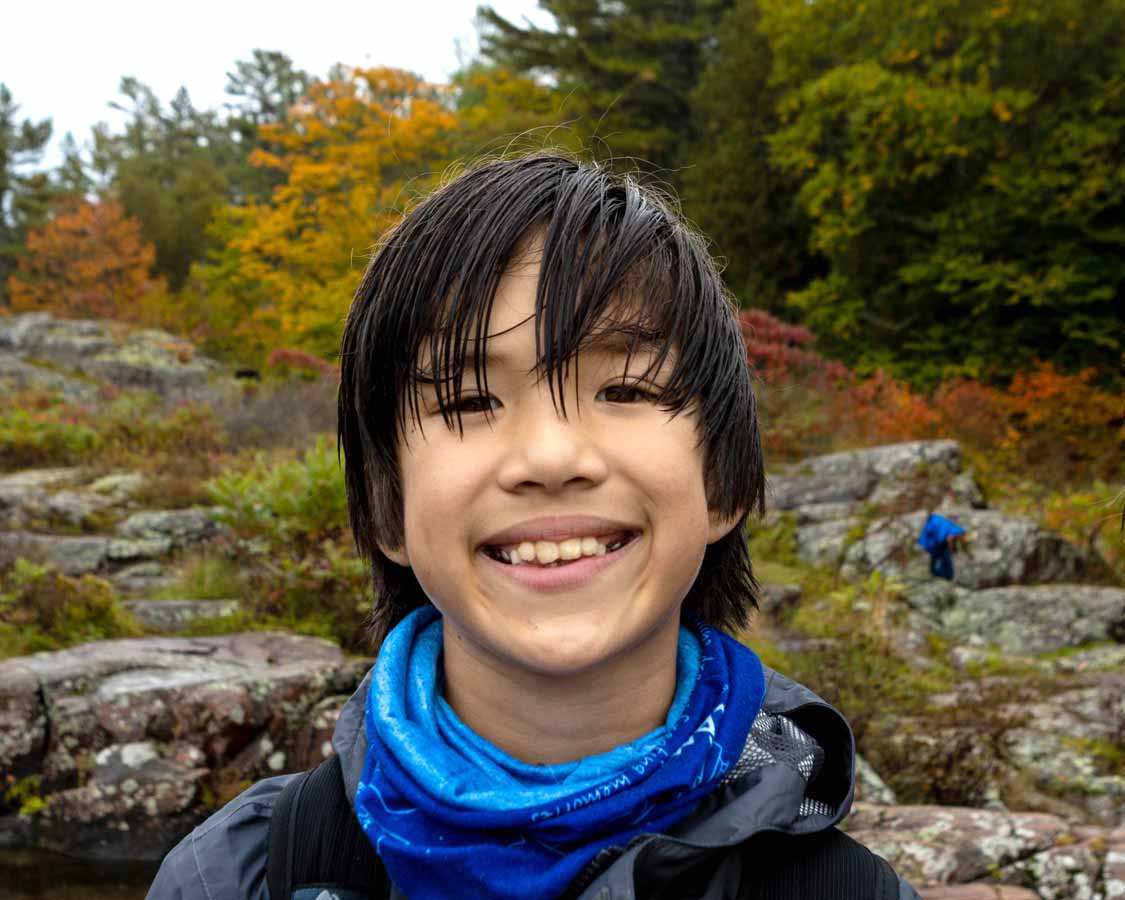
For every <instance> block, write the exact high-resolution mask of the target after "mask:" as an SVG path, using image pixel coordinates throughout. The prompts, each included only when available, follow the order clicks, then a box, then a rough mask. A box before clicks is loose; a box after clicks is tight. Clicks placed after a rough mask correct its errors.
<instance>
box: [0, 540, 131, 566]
mask: <svg viewBox="0 0 1125 900" xmlns="http://www.w3.org/2000/svg"><path fill="white" fill-rule="evenodd" d="M108 545H109V539H108V538H104V537H59V536H56V535H49V534H34V533H32V532H27V531H5V532H0V566H3V565H10V564H11V563H13V562H15V561H16V560H17V559H30V560H34V561H36V562H44V563H48V564H50V565H53V566H54V567H55V568H57V569H58V570H59V571H60V572H62V573H63V574H64V575H85V574H86V573H87V572H96V571H98V570H99V569H100V568H102V567H103V566H104V565H105V563H106V560H107V558H108V557H107V555H106V550H107V547H108Z"/></svg>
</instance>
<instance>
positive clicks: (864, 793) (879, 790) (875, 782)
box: [855, 753, 898, 806]
mask: <svg viewBox="0 0 1125 900" xmlns="http://www.w3.org/2000/svg"><path fill="white" fill-rule="evenodd" d="M855 799H856V800H857V801H863V802H864V803H878V804H881V805H884V806H888V805H889V806H893V805H895V804H896V803H898V799H897V798H896V797H895V792H894V791H892V790H891V789H890V787H888V786H887V783H886V782H885V781H883V779H882V778H880V777H879V774H878V773H877V772H876V771H875V770H874V769H873V768H872V767H871V763H869V762H868V761H867V760H866V759H864V758H863V757H862V756H860V755H859V754H858V753H857V754H856V757H855Z"/></svg>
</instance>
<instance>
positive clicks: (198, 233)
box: [94, 78, 242, 290]
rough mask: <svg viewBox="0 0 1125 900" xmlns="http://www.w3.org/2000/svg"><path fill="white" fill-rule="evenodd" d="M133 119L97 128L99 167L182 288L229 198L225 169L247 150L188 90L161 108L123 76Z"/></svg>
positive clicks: (164, 272) (160, 269)
mask: <svg viewBox="0 0 1125 900" xmlns="http://www.w3.org/2000/svg"><path fill="white" fill-rule="evenodd" d="M121 93H122V95H124V97H125V101H126V102H124V103H122V104H114V105H115V106H116V108H118V109H122V110H123V111H125V112H126V113H127V114H128V116H129V120H128V122H127V123H126V126H125V131H124V133H122V134H111V133H110V132H109V131H108V130H107V129H106V128H105V127H99V128H97V129H95V134H94V158H95V166H96V168H97V169H98V171H99V172H101V173H102V174H103V175H104V176H105V177H106V178H107V179H108V181H109V182H110V184H111V185H112V187H113V188H114V191H115V194H116V195H117V196H118V197H119V198H120V200H121V202H122V203H123V204H124V207H125V209H126V211H127V212H128V214H129V215H130V216H133V217H135V218H137V219H139V220H140V221H141V223H142V224H143V226H144V232H145V236H146V237H147V238H148V239H149V240H150V241H152V243H153V244H154V245H155V247H156V267H155V272H156V274H158V275H161V276H163V277H164V278H166V279H167V281H168V283H169V285H170V286H171V287H172V289H173V290H176V289H179V288H180V287H181V286H182V285H183V283H184V281H185V279H186V278H187V275H188V272H189V271H190V269H191V265H192V263H194V262H196V261H197V260H200V259H202V258H203V256H204V253H205V252H206V248H207V246H208V240H209V238H208V237H207V232H206V229H207V224H208V223H209V222H210V221H211V219H212V217H213V216H214V214H215V212H216V210H218V209H219V208H220V207H221V206H222V205H223V204H224V203H225V202H226V200H227V197H228V191H229V181H228V178H227V172H229V171H230V170H231V169H232V168H233V167H235V166H236V165H238V163H239V162H240V160H241V157H242V152H241V150H240V148H239V147H238V145H237V143H236V142H235V141H234V140H233V139H232V138H231V136H230V133H229V132H228V131H227V129H226V126H225V123H224V122H223V121H222V120H221V119H220V117H219V116H218V114H217V113H215V112H211V111H200V110H197V109H196V108H195V107H194V106H193V105H192V102H191V98H190V97H189V96H188V93H187V91H186V90H184V89H182V88H181V89H180V91H179V93H177V95H176V97H175V98H174V99H173V101H172V103H171V105H170V107H169V108H168V109H167V110H165V109H163V108H162V106H161V103H160V101H159V99H158V98H157V97H156V95H155V94H154V93H153V91H152V89H151V88H149V87H148V86H146V85H144V84H142V83H141V82H139V81H137V80H136V79H135V78H123V79H122V81H121Z"/></svg>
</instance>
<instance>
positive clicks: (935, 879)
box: [844, 803, 1067, 884]
mask: <svg viewBox="0 0 1125 900" xmlns="http://www.w3.org/2000/svg"><path fill="white" fill-rule="evenodd" d="M844 827H845V828H846V830H847V831H848V833H849V834H850V835H851V836H852V837H854V838H855V839H856V840H858V841H860V842H861V843H863V844H865V845H866V846H867V847H868V848H870V849H871V850H872V851H874V852H875V853H877V854H878V855H879V856H882V857H883V858H884V859H886V860H887V861H888V862H889V863H891V865H892V866H894V868H895V870H896V871H898V872H899V874H901V875H902V876H903V877H905V878H906V879H907V880H909V881H911V882H912V883H914V884H958V883H964V882H968V881H977V880H979V879H982V878H986V877H988V876H989V875H990V874H991V873H992V872H994V871H996V870H997V869H999V868H1001V867H1003V866H1006V865H1009V864H1011V863H1014V862H1016V861H1018V860H1021V859H1025V858H1027V857H1029V856H1032V855H1034V854H1036V853H1040V852H1042V851H1044V850H1047V849H1049V848H1050V847H1052V846H1054V845H1055V844H1056V842H1058V841H1059V840H1060V839H1061V838H1063V836H1064V835H1065V834H1066V833H1067V826H1066V823H1065V822H1064V821H1063V820H1062V819H1060V818H1058V817H1057V816H1052V815H1047V814H1044V813H1008V812H999V811H993V810H983V809H971V808H966V807H957V806H876V805H873V804H869V803H857V804H856V805H855V808H854V809H853V812H852V814H851V816H850V817H849V818H848V819H847V820H846V821H845V823H844Z"/></svg>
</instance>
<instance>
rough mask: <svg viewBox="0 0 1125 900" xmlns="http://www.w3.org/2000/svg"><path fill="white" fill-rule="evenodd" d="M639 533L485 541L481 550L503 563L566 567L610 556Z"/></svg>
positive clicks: (540, 566)
mask: <svg viewBox="0 0 1125 900" xmlns="http://www.w3.org/2000/svg"><path fill="white" fill-rule="evenodd" d="M638 537H640V532H639V531H621V532H617V533H615V534H603V535H597V536H593V535H588V536H583V537H572V538H567V539H566V540H562V541H523V542H521V543H519V544H508V545H500V544H485V545H484V546H482V547H481V552H482V553H483V554H484V555H485V556H487V557H488V558H489V559H492V560H495V561H496V562H498V563H501V564H502V565H506V566H511V567H513V568H516V567H527V568H531V569H558V568H565V567H567V566H570V565H573V564H575V563H577V562H580V561H581V560H583V559H588V558H590V557H600V556H609V555H611V554H614V553H617V552H618V551H620V550H623V549H624V548H625V547H627V546H629V544H631V543H632V542H633V541H635V540H636V539H637V538H638Z"/></svg>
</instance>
